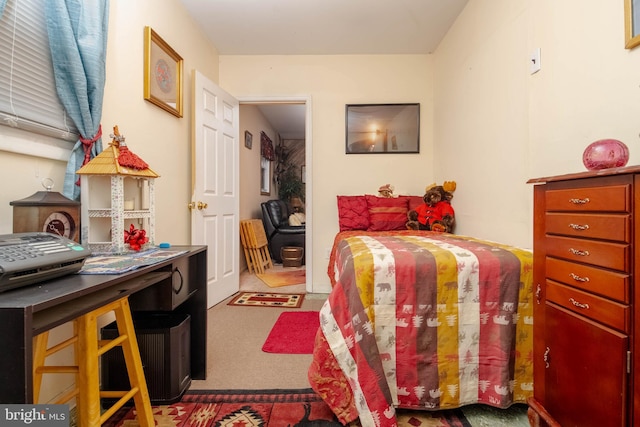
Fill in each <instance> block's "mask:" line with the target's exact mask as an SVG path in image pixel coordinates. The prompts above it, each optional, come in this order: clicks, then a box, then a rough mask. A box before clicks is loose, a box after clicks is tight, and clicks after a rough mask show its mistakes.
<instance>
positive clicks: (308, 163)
mask: <svg viewBox="0 0 640 427" xmlns="http://www.w3.org/2000/svg"><path fill="white" fill-rule="evenodd" d="M235 98H236V99H237V100H238V102H239V103H240V105H242V104H290V103H298V104H304V105H305V125H304V138H305V141H304V161H305V169H306V183H305V201H304V202H305V219H306V238H305V240H304V246H305V248H304V253H305V256H304V257H305V260H306V263H305V269H306V275H305V276H306V283H305V288H306V291H307V292H309V293H313V280H312V278H313V249H312V246H313V245H312V244H311V241H312V239H311V237H312V233H313V197H312V194H313V179H312V176H313V162H312V158H313V153H312V150H311V147H312V146H313V144H312V143H311V138H312V136H311V135H312V132H311V129H312V125H311V96H309V95H303V96H236V97H235ZM238 170H240V168H238ZM238 256H239V253H238Z"/></svg>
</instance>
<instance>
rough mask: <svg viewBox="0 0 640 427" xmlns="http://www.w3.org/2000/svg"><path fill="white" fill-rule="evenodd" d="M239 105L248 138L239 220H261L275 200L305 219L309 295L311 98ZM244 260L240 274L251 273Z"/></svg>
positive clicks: (242, 167) (253, 100) (254, 100)
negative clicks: (270, 152) (266, 148)
mask: <svg viewBox="0 0 640 427" xmlns="http://www.w3.org/2000/svg"><path fill="white" fill-rule="evenodd" d="M238 99H239V101H240V137H241V139H243V138H244V146H242V145H241V147H240V156H239V157H240V159H239V162H240V218H241V219H249V218H262V212H261V203H264V202H266V201H268V200H273V199H281V200H283V201H285V202H286V203H287V206H288V208H289V209H291V211H292V212H294V211H298V212H300V213H303V214H304V215H303V216H302V218H303V219H304V220H305V227H306V238H305V248H304V258H305V269H306V282H307V283H306V290H307V292H312V291H313V289H312V288H313V286H312V283H311V277H312V274H311V264H312V254H311V244H310V241H311V229H312V228H311V227H312V218H311V204H312V200H311V185H312V183H311V167H310V165H311V101H310V98H306V97H291V98H286V97H282V98H238ZM264 137H267V138H268V139H269V140H270V141H271V142H272V144H273V149H274V157H273V160H271V161H265V158H264V153H262V152H261V142H262V139H263V138H264ZM267 169H268V170H267ZM267 176H268V177H269V179H268V180H267V179H266V177H267ZM240 251H241V252H242V248H241V249H240ZM239 256H240V271H243V270H246V262H245V259H244V255H243V254H242V253H240V254H239Z"/></svg>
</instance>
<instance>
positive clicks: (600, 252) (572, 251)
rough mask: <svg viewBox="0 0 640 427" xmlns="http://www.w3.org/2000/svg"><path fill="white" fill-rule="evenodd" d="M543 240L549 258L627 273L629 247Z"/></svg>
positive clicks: (565, 239)
mask: <svg viewBox="0 0 640 427" xmlns="http://www.w3.org/2000/svg"><path fill="white" fill-rule="evenodd" d="M545 240H546V246H547V255H549V256H552V257H555V258H562V259H568V260H571V261H576V262H581V263H585V264H591V265H597V266H599V267H605V268H611V269H613V270H619V271H622V272H626V271H629V245H626V244H622V243H610V242H599V241H596V240H586V239H576V238H571V237H560V236H549V235H547V236H546V238H545Z"/></svg>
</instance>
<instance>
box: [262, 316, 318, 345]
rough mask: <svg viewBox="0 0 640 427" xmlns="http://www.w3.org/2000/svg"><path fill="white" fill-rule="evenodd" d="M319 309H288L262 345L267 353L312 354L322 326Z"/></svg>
mask: <svg viewBox="0 0 640 427" xmlns="http://www.w3.org/2000/svg"><path fill="white" fill-rule="evenodd" d="M319 316H320V313H318V312H317V311H287V312H284V313H282V314H281V315H280V317H278V320H276V323H275V325H273V328H272V329H271V332H269V336H268V337H267V340H266V341H265V343H264V345H263V346H262V351H264V352H266V353H283V354H312V353H313V341H314V339H315V337H316V332H317V331H318V328H319V327H320V317H319Z"/></svg>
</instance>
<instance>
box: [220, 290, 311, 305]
mask: <svg viewBox="0 0 640 427" xmlns="http://www.w3.org/2000/svg"><path fill="white" fill-rule="evenodd" d="M303 300H304V294H274V293H266V292H240V293H239V294H238V295H237V296H236V297H235V298H233V299H232V300H231V301H229V303H228V305H239V306H245V307H280V308H299V307H300V306H301V305H302V301H303Z"/></svg>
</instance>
